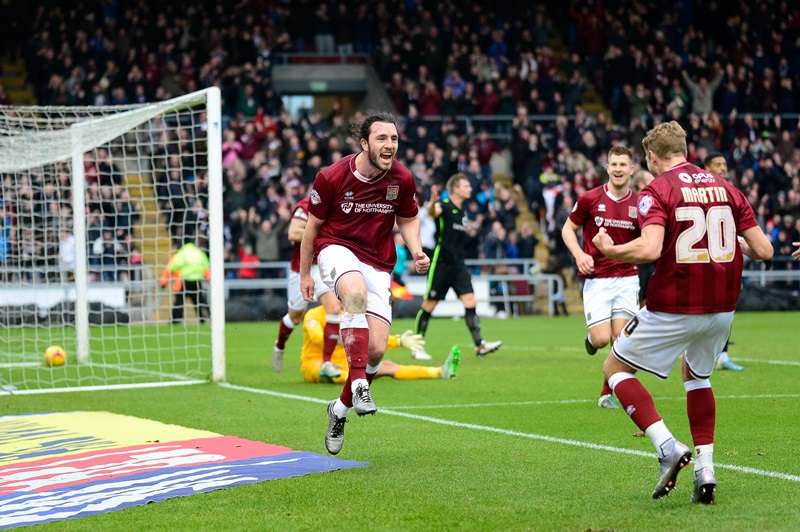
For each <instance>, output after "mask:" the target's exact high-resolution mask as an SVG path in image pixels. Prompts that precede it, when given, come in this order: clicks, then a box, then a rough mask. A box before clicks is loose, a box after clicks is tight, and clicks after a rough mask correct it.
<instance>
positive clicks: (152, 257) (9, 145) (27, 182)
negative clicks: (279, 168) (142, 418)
mask: <svg viewBox="0 0 800 532" xmlns="http://www.w3.org/2000/svg"><path fill="white" fill-rule="evenodd" d="M206 128H207V120H206V106H205V97H204V96H202V95H201V96H199V97H196V98H186V97H184V98H181V99H177V100H176V101H171V102H163V103H160V104H152V105H143V106H124V107H8V106H2V107H0V177H1V178H2V197H1V198H0V283H1V284H0V328H1V329H2V332H0V386H2V390H1V391H5V392H12V393H13V392H15V391H21V390H37V389H48V388H71V387H85V386H100V387H102V386H113V385H126V384H135V383H152V382H181V381H189V380H201V379H207V378H208V376H209V372H210V369H211V347H210V345H211V342H210V327H209V324H208V323H207V319H205V318H206V317H207V316H208V313H209V308H208V297H207V296H206V295H205V286H204V283H202V282H198V283H179V282H177V280H176V279H175V278H174V277H173V276H164V275H162V272H163V271H164V268H165V266H166V265H167V263H168V261H169V259H170V257H171V256H172V254H173V253H174V252H175V251H176V250H177V249H178V248H179V247H180V246H181V245H182V244H183V243H185V242H188V241H191V242H195V243H197V244H198V245H199V246H200V247H201V249H204V250H205V251H206V253H207V250H208V163H207V158H206V154H207V149H206V137H207V135H206ZM77 150H79V151H80V152H81V153H82V154H83V169H84V174H85V181H86V186H85V187H84V198H85V212H84V213H75V212H73V197H72V194H73V192H72V191H73V179H72V178H73V172H72V153H73V152H74V151H77ZM75 216H83V219H84V220H85V226H86V232H85V234H86V239H85V240H86V265H87V272H88V274H87V281H88V290H87V296H88V301H89V305H88V307H89V308H88V320H89V324H90V325H89V333H88V336H89V356H88V359H87V361H86V362H81V363H78V360H77V357H76V346H77V343H76V342H77V340H76V337H77V330H76V325H75V303H74V302H75V295H76V282H75V281H76V279H75V275H76V267H75V265H76V260H78V259H76V242H75V234H74V220H75ZM77 255H78V256H80V253H78V254H77ZM164 283H166V286H165V287H164V288H162V287H161V286H160V285H162V284H164ZM193 285H196V286H193ZM52 345H59V346H62V347H63V348H64V350H65V351H66V353H67V363H66V364H65V365H64V366H61V367H48V366H46V365H45V364H44V356H43V353H44V351H45V350H46V349H47V348H48V347H49V346H52Z"/></svg>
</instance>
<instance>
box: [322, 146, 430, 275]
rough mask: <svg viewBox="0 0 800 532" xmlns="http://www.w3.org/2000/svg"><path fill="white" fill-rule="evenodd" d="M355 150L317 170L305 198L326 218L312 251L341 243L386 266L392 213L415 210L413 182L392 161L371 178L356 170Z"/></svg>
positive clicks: (391, 259)
mask: <svg viewBox="0 0 800 532" xmlns="http://www.w3.org/2000/svg"><path fill="white" fill-rule="evenodd" d="M355 160H356V156H355V155H350V156H347V157H343V158H342V159H340V160H339V161H337V162H336V163H334V164H332V165H331V166H327V167H325V168H323V169H322V170H320V172H319V174H317V177H316V179H315V180H314V188H313V189H312V190H311V193H310V195H309V198H310V200H311V206H310V212H311V214H313V215H314V216H316V217H317V218H319V219H321V220H324V221H325V223H323V224H322V227H321V228H320V230H319V234H318V235H317V239H316V240H315V241H314V253H315V254H319V252H320V251H322V250H323V249H324V248H325V247H326V246H330V245H333V244H338V245H341V246H344V247H346V248H347V249H349V250H350V251H352V252H353V254H354V255H355V256H356V257H358V259H359V260H360V261H361V262H364V263H366V264H369V265H370V266H373V267H375V268H377V269H378V270H381V271H384V272H391V271H392V269H393V268H394V265H395V262H397V255H396V254H395V250H394V239H393V238H392V230H393V228H394V223H395V216H400V217H402V218H413V217H415V216H416V215H417V210H418V208H417V200H416V197H415V194H416V191H417V187H416V184H415V183H414V177H413V176H412V175H411V172H410V171H409V170H408V168H406V167H405V166H403V164H402V163H400V162H398V161H394V162H393V163H392V166H391V168H389V170H388V171H387V172H385V173H383V174H379V175H378V176H377V177H376V178H373V179H372V180H369V179H367V178H366V177H364V176H363V175H361V174H360V173H359V172H358V171H357V170H356V166H355Z"/></svg>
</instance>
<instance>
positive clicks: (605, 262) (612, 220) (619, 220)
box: [569, 185, 639, 279]
mask: <svg viewBox="0 0 800 532" xmlns="http://www.w3.org/2000/svg"><path fill="white" fill-rule="evenodd" d="M637 198H638V195H637V194H636V193H635V192H633V191H629V192H628V194H627V195H626V196H625V197H623V198H621V199H615V198H614V197H613V196H612V195H611V194H610V193H609V192H608V186H607V185H602V186H599V187H595V188H593V189H592V190H590V191H588V192H585V193H584V194H582V195H581V196H580V197H579V198H578V201H577V203H575V206H574V207H573V208H572V212H571V213H570V215H569V219H570V220H572V223H574V224H575V225H580V226H583V250H584V251H585V252H586V253H587V254H589V255H591V256H592V258H593V259H594V273H591V274H589V275H585V276H583V277H586V278H587V279H594V278H600V277H628V276H629V275H636V273H637V271H638V270H637V268H636V265H634V264H628V263H625V262H621V261H618V260H613V259H609V258H608V257H606V256H605V255H603V254H602V253H600V252H599V251H598V250H597V248H596V247H595V246H594V244H593V243H592V239H593V238H594V237H595V235H597V233H598V232H599V231H600V228H601V227H605V229H606V232H607V233H608V235H609V236H610V237H611V240H613V241H614V244H624V243H626V242H630V241H631V240H633V239H634V238H636V237H637V236H639V222H638V219H637V218H638V217H637V214H636V201H637Z"/></svg>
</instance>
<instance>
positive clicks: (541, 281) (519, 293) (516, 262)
mask: <svg viewBox="0 0 800 532" xmlns="http://www.w3.org/2000/svg"><path fill="white" fill-rule="evenodd" d="M466 264H467V267H469V268H470V269H471V270H473V280H474V281H484V282H486V283H488V284H489V287H490V289H489V295H488V297H486V298H483V299H481V298H478V297H477V296H478V294H476V299H478V301H479V302H484V303H491V304H496V305H502V308H503V310H504V311H505V312H506V313H507V314H508V315H516V314H518V313H519V310H520V309H519V307H520V306H521V305H527V306H528V308H529V309H530V310H531V311H533V310H534V307H535V302H536V294H537V293H539V294H541V293H546V294H547V310H548V313H549V314H550V315H551V316H552V315H554V314H555V309H556V304H557V303H560V302H563V301H564V280H563V279H562V278H561V276H559V275H557V274H552V273H542V272H541V269H540V267H539V264H538V262H537V261H536V260H535V259H474V260H468V261H466ZM240 269H250V270H256V271H266V272H273V275H274V276H273V275H270V276H269V277H259V278H248V279H240V278H235V277H232V275H235V274H236V272H237V271H238V270H240ZM288 276H289V263H288V262H260V263H242V262H228V263H225V298H226V299H228V298H229V297H230V295H231V292H236V291H243V290H267V289H269V290H285V289H286V279H287V277H288ZM417 277H419V276H417ZM541 285H544V286H545V287H546V288H545V289H546V292H541V291H538V292H537V286H541ZM412 293H414V291H412ZM414 295H418V296H422V295H423V294H422V293H414Z"/></svg>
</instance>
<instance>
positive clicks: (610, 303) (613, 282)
mask: <svg viewBox="0 0 800 532" xmlns="http://www.w3.org/2000/svg"><path fill="white" fill-rule="evenodd" d="M632 175H633V153H632V152H631V150H630V149H629V148H626V147H624V146H614V147H612V148H611V149H610V150H609V152H608V183H607V184H605V185H602V186H599V187H597V188H593V189H592V190H590V191H588V192H586V193H585V194H583V195H582V196H580V197H579V198H578V201H577V202H576V203H575V207H573V209H572V213H570V215H569V218H567V221H566V222H564V227H563V228H562V229H561V237H562V238H563V239H564V244H565V245H566V246H567V248H568V249H569V250H570V252H571V253H572V256H573V257H575V264H576V265H577V267H578V273H579V275H580V276H581V277H583V278H584V279H585V281H584V283H583V309H584V313H585V314H586V328H587V329H588V334H587V336H586V339H585V340H584V346H585V347H586V352H587V353H589V354H590V355H594V354H595V353H597V350H598V349H600V348H601V347H604V346H606V345H607V344H608V343H609V342H610V341H611V339H612V338H616V337H617V336H619V333H620V331H622V328H623V327H624V326H625V323H627V321H628V320H629V319H630V318H631V317H632V316H635V315H636V312H637V311H638V310H639V277H638V274H637V270H636V266H634V265H632V264H625V263H623V262H619V261H615V260H611V259H608V258H606V257H604V256H603V254H602V253H600V252H599V251H598V250H597V249H596V248H595V246H594V244H593V243H592V238H594V236H595V235H596V234H597V232H598V230H599V229H600V228H605V229H606V230H607V231H608V232H609V234H610V235H612V238H613V239H614V241H615V242H629V241H631V240H633V239H634V238H636V237H637V236H639V224H638V221H637V214H636V200H637V197H638V196H637V194H636V193H635V192H633V191H632V190H631V186H630V184H631V176H632ZM581 227H582V228H583V247H582V248H581V245H580V244H579V243H578V237H577V235H576V233H577V231H578V230H579V229H580V228H581ZM597 404H598V406H600V407H603V408H617V404H616V402H615V401H614V397H613V396H612V395H611V388H610V387H609V386H608V382H606V381H605V380H603V387H602V390H601V391H600V397H599V399H598V401H597Z"/></svg>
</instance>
